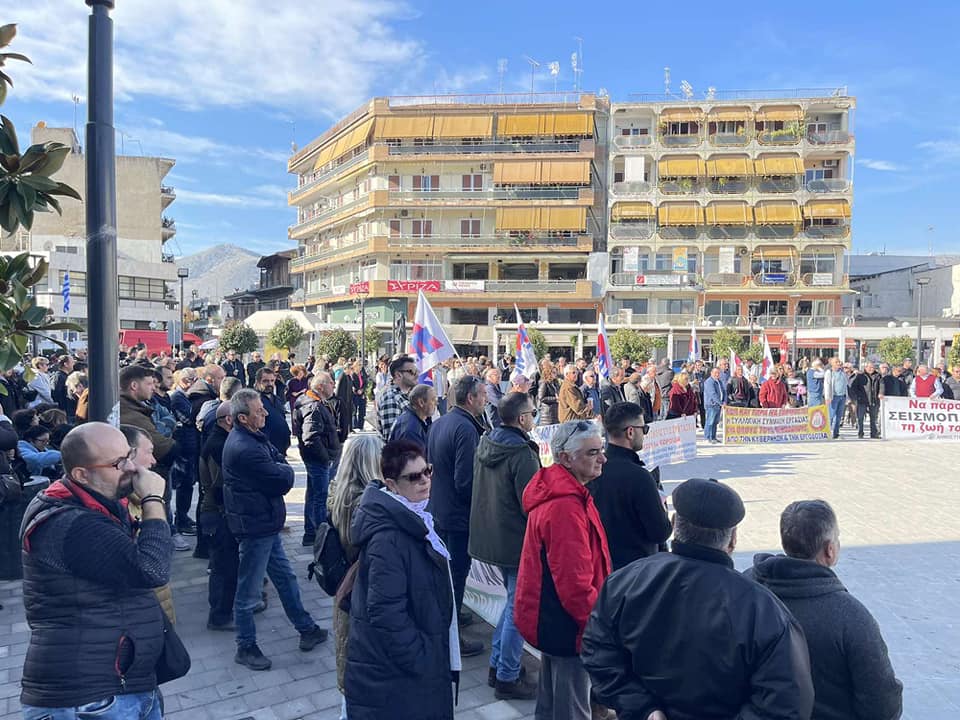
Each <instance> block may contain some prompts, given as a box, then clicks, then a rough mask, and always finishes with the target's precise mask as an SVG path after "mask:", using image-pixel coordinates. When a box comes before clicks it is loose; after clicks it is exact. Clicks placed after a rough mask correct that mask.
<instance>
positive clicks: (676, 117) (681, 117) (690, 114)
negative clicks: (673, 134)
mask: <svg viewBox="0 0 960 720" xmlns="http://www.w3.org/2000/svg"><path fill="white" fill-rule="evenodd" d="M701 120H703V110H701V109H700V108H693V107H690V108H686V107H684V108H666V109H665V110H661V111H660V122H700V121H701Z"/></svg>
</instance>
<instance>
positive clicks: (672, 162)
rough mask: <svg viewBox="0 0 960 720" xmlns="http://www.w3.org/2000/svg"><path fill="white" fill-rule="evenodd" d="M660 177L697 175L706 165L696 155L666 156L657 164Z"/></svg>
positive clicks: (702, 172)
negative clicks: (666, 157)
mask: <svg viewBox="0 0 960 720" xmlns="http://www.w3.org/2000/svg"><path fill="white" fill-rule="evenodd" d="M657 167H658V172H659V173H660V177H699V176H700V175H703V174H704V172H705V171H706V166H705V165H704V163H703V160H701V159H700V158H698V157H683V158H672V159H670V158H668V159H664V160H661V161H660V164H659V165H658V166H657Z"/></svg>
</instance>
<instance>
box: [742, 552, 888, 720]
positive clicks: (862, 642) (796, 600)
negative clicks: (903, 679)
mask: <svg viewBox="0 0 960 720" xmlns="http://www.w3.org/2000/svg"><path fill="white" fill-rule="evenodd" d="M744 575H746V576H747V577H752V578H753V579H754V580H756V581H757V582H758V583H760V584H761V585H763V586H764V587H766V588H767V589H769V590H770V591H771V592H773V593H774V594H775V595H776V596H777V597H778V598H780V600H782V601H783V604H784V605H786V606H787V609H789V610H790V612H791V613H792V614H793V616H794V617H795V618H796V619H797V622H799V623H800V626H801V627H802V628H803V632H804V635H806V637H807V646H808V647H809V648H810V669H811V672H812V675H813V688H814V691H815V693H816V697H815V700H814V707H813V716H812V717H813V718H814V720H849V719H851V718H853V719H856V720H896V718H899V717H900V714H901V711H902V708H903V703H902V699H903V698H902V696H903V685H902V684H901V683H900V681H899V680H897V678H896V676H895V675H894V672H893V667H892V666H891V665H890V658H889V656H888V655H887V646H886V644H885V643H884V642H883V637H882V636H881V635H880V627H879V625H877V621H876V620H874V618H873V616H872V615H871V614H870V611H869V610H867V608H865V607H864V606H863V604H862V603H860V601H859V600H857V599H856V598H855V597H853V596H852V595H851V594H850V593H849V592H847V589H846V588H845V587H844V586H843V583H842V582H840V580H839V579H838V578H837V576H836V574H835V573H834V572H833V570H831V569H830V568H827V567H823V566H822V565H818V564H817V563H815V562H813V561H811V560H798V559H796V558H791V557H787V556H785V555H770V554H769V553H760V554H758V555H755V556H754V558H753V567H752V568H750V569H749V570H747V571H746V572H745V573H744Z"/></svg>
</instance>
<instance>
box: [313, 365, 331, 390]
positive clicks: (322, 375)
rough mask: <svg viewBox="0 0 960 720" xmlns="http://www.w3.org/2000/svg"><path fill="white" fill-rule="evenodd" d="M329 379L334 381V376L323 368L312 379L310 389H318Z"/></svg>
mask: <svg viewBox="0 0 960 720" xmlns="http://www.w3.org/2000/svg"><path fill="white" fill-rule="evenodd" d="M327 380H330V381H331V382H332V381H333V376H332V375H331V374H330V373H328V372H326V371H325V370H321V371H320V372H318V373H317V374H316V375H314V376H313V378H312V379H311V380H310V389H311V390H313V391H314V392H316V391H318V390H319V389H320V386H321V385H323V383H325V382H326V381H327Z"/></svg>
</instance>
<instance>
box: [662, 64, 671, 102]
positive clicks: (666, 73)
mask: <svg viewBox="0 0 960 720" xmlns="http://www.w3.org/2000/svg"><path fill="white" fill-rule="evenodd" d="M663 94H664V95H666V96H667V97H670V66H669V65H668V66H667V67H665V68H664V69H663Z"/></svg>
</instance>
